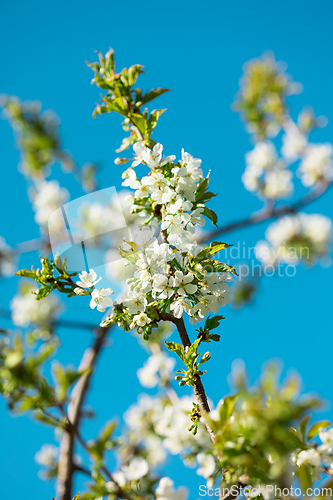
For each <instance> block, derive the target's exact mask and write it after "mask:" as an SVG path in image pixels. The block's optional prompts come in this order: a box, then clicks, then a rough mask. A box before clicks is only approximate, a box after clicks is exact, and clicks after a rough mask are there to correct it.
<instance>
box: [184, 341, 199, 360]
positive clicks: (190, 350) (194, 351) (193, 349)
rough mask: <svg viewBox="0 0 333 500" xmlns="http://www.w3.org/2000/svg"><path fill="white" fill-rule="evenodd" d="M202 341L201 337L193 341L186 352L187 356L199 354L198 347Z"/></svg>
mask: <svg viewBox="0 0 333 500" xmlns="http://www.w3.org/2000/svg"><path fill="white" fill-rule="evenodd" d="M200 342H201V339H200V338H199V339H197V340H196V341H195V342H193V344H191V345H190V346H189V348H188V350H187V353H186V358H188V359H189V358H191V356H192V355H193V354H197V352H198V347H199V344H200Z"/></svg>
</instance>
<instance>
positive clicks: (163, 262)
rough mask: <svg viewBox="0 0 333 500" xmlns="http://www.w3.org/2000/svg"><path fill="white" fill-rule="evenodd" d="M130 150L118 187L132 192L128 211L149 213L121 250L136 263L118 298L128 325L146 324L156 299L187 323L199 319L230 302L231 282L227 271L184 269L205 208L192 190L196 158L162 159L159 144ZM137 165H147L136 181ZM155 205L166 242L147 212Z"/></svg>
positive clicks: (197, 176) (195, 249)
mask: <svg viewBox="0 0 333 500" xmlns="http://www.w3.org/2000/svg"><path fill="white" fill-rule="evenodd" d="M133 148H134V151H135V155H136V156H135V160H134V162H133V164H132V166H131V167H130V168H129V169H127V170H126V171H125V172H124V174H123V178H124V179H125V180H124V182H123V185H125V186H129V187H130V188H132V189H134V190H135V193H134V195H133V196H132V197H129V198H128V201H129V202H134V203H135V204H134V205H132V211H133V210H134V211H137V212H141V215H143V216H146V215H148V219H147V221H149V224H150V226H149V227H147V226H143V227H142V228H141V229H140V230H137V231H135V234H134V235H133V238H132V241H129V242H125V244H124V245H123V248H122V252H121V253H122V256H123V257H125V258H126V259H127V260H128V261H129V263H130V264H131V265H133V264H135V266H136V267H135V272H134V276H133V277H132V278H129V279H128V280H127V284H128V285H129V289H128V292H127V294H126V295H125V296H124V298H123V306H124V307H125V308H126V313H127V314H128V315H130V324H129V326H130V328H135V327H144V326H146V325H149V324H150V323H151V322H152V320H151V317H150V315H149V313H148V311H147V307H150V306H151V307H155V306H156V303H157V302H158V301H159V300H165V301H168V303H169V307H170V310H171V312H172V313H173V315H174V316H175V317H176V318H181V317H182V315H183V312H184V311H185V312H186V313H187V314H188V315H189V316H190V318H191V321H192V322H199V321H201V320H202V319H203V318H205V316H206V315H207V314H209V312H213V313H214V314H216V313H217V312H218V309H219V307H223V306H225V305H226V304H227V303H228V302H229V301H230V297H229V293H230V290H229V286H228V282H229V281H231V280H232V277H231V275H230V274H228V273H227V272H218V273H217V272H211V273H208V272H207V271H205V270H202V272H201V273H200V276H199V277H198V276H197V275H196V274H195V273H194V272H191V271H190V270H189V265H190V260H191V259H193V258H194V257H195V256H196V255H197V254H198V253H199V251H200V247H199V246H198V245H197V243H196V242H195V241H192V240H193V234H194V232H195V228H196V227H202V226H203V225H204V224H205V219H204V217H203V215H202V213H203V212H204V208H205V207H204V205H201V206H197V205H198V203H197V202H196V194H195V193H196V191H197V189H198V187H199V185H200V183H202V181H203V175H202V169H201V168H200V165H201V160H200V159H198V158H193V156H192V155H190V154H189V153H185V152H184V150H183V151H182V159H181V160H180V161H179V162H178V163H176V164H175V163H173V160H174V159H175V157H174V156H169V157H167V158H164V159H163V157H162V152H163V146H162V145H161V144H156V145H155V146H154V148H153V150H150V149H149V148H147V147H143V146H142V145H141V144H140V143H136V144H135V145H134V146H133ZM140 163H144V164H146V165H147V166H148V167H150V169H151V171H150V172H149V175H147V176H145V177H143V178H142V179H141V180H140V179H139V178H138V177H137V175H136V173H135V171H134V167H136V166H137V165H139V164H140ZM194 206H195V208H194ZM156 209H157V210H159V211H160V216H161V218H162V221H161V232H162V233H163V234H164V235H165V238H164V239H167V242H163V243H160V242H159V241H158V239H157V238H156V236H155V234H156V228H155V227H154V226H153V224H152V219H153V217H152V216H151V214H152V213H154V210H156ZM192 209H193V210H192ZM170 266H172V268H173V271H172V272H171V273H170ZM131 269H133V268H132V267H131Z"/></svg>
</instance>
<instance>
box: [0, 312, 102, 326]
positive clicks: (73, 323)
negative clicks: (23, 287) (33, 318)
mask: <svg viewBox="0 0 333 500" xmlns="http://www.w3.org/2000/svg"><path fill="white" fill-rule="evenodd" d="M0 316H2V317H3V318H8V319H11V317H12V314H11V312H10V311H6V310H0ZM50 326H51V327H52V328H57V327H64V328H73V329H75V330H76V329H78V330H81V329H84V330H94V329H95V328H96V325H93V324H92V323H85V322H84V321H74V320H70V319H58V320H55V321H53V322H52V323H51V325H50Z"/></svg>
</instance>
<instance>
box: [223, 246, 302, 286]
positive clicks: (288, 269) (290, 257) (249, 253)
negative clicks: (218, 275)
mask: <svg viewBox="0 0 333 500" xmlns="http://www.w3.org/2000/svg"><path fill="white" fill-rule="evenodd" d="M215 258H217V259H218V260H220V261H223V262H225V263H226V264H229V265H231V266H233V267H234V268H235V269H236V270H237V273H238V275H239V280H240V281H241V280H242V279H247V278H257V277H261V276H267V277H272V276H279V277H282V276H286V277H288V278H292V277H293V276H295V275H296V271H297V264H298V263H299V262H300V261H302V260H305V261H309V260H310V250H309V248H308V247H307V246H305V245H304V246H301V247H295V246H293V245H281V246H280V247H279V248H277V249H275V248H272V247H270V246H269V245H268V244H267V243H266V242H263V241H259V242H258V243H257V244H256V245H255V246H249V245H247V243H246V242H245V241H242V242H241V241H238V242H237V243H234V244H233V245H232V246H230V247H229V248H225V249H224V250H221V251H220V252H219V253H218V254H216V257H215Z"/></svg>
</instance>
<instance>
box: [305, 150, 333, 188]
mask: <svg viewBox="0 0 333 500" xmlns="http://www.w3.org/2000/svg"><path fill="white" fill-rule="evenodd" d="M332 153H333V147H332V144H329V143H327V144H309V145H308V146H307V148H306V150H305V153H304V156H303V159H302V162H301V164H300V167H299V170H298V174H299V176H300V177H301V179H302V183H303V184H304V186H307V187H310V186H313V185H314V184H316V183H317V182H319V181H324V182H330V181H332V180H333V163H332Z"/></svg>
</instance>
